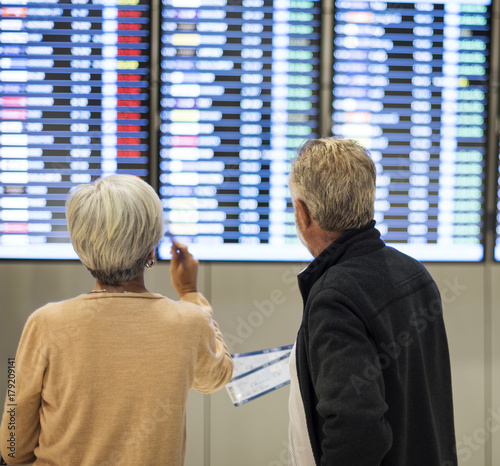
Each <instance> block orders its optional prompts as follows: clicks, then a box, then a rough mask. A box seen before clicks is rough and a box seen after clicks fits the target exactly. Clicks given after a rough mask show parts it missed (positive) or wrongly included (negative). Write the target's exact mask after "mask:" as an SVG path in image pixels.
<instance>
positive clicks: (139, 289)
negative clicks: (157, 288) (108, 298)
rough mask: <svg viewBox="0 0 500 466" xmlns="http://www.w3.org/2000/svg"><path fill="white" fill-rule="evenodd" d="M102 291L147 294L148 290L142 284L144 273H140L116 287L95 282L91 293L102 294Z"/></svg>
mask: <svg viewBox="0 0 500 466" xmlns="http://www.w3.org/2000/svg"><path fill="white" fill-rule="evenodd" d="M104 290H106V291H109V292H114V293H123V292H129V293H148V290H147V288H146V285H145V283H144V273H141V274H140V275H138V276H137V277H135V278H134V279H132V280H129V281H128V282H123V283H120V284H119V285H116V286H111V285H105V284H104V283H101V282H100V281H99V280H97V281H96V284H95V286H94V289H93V290H92V291H93V292H94V293H99V292H103V291H104Z"/></svg>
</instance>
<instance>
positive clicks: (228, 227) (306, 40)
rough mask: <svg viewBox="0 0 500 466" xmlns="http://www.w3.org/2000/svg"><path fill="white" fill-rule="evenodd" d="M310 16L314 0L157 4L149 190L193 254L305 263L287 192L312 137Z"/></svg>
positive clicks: (315, 66) (314, 63)
mask: <svg viewBox="0 0 500 466" xmlns="http://www.w3.org/2000/svg"><path fill="white" fill-rule="evenodd" d="M320 14H321V11H320V2H319V1H317V0H274V1H273V0H228V1H226V0H163V5H162V11H161V16H162V18H161V92H160V94H161V100H160V111H161V127H160V183H159V189H160V196H161V197H162V201H163V204H164V207H165V215H166V216H167V219H168V221H169V230H170V232H171V233H172V234H173V235H174V236H175V237H176V238H177V239H179V241H182V242H185V243H187V244H190V249H191V250H192V251H193V253H194V255H195V256H196V257H197V258H199V259H209V260H301V259H305V260H309V259H310V255H309V253H308V252H307V250H306V249H305V248H304V247H303V246H302V245H301V244H299V241H298V239H297V237H296V232H295V224H294V214H293V208H292V204H291V200H290V198H289V192H288V188H287V185H288V173H289V165H290V159H291V158H293V157H294V156H295V152H296V148H297V147H299V146H300V145H301V144H302V143H303V142H304V141H305V140H307V139H310V138H316V137H318V113H319V111H318V100H319V78H320V63H319V62H320V60H319V53H320ZM160 257H161V258H165V259H168V258H170V245H168V244H167V243H165V244H164V245H163V246H162V247H160Z"/></svg>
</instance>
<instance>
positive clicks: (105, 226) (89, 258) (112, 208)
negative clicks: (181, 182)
mask: <svg viewBox="0 0 500 466" xmlns="http://www.w3.org/2000/svg"><path fill="white" fill-rule="evenodd" d="M66 219H67V222H68V230H69V234H70V237H71V242H72V243H73V247H74V248H75V251H76V253H77V254H78V256H79V257H80V260H81V261H82V262H83V264H84V265H85V266H86V267H87V268H88V269H89V271H90V273H91V274H92V276H93V277H94V278H96V279H97V280H99V282H101V283H103V284H105V285H109V286H116V285H118V284H119V283H123V282H127V281H129V280H132V279H133V278H136V277H137V276H138V275H139V274H140V273H141V272H142V271H143V270H144V267H145V265H146V263H147V262H148V259H149V253H150V252H151V250H152V249H154V248H155V247H156V246H157V245H158V243H159V242H160V239H161V238H162V236H163V208H162V205H161V201H160V199H159V198H158V196H157V194H156V193H155V191H154V189H153V188H152V187H151V186H149V185H148V184H147V183H146V182H144V181H142V180H141V179H140V178H137V177H136V176H132V175H113V176H109V177H106V178H102V179H99V180H97V181H95V182H94V183H90V184H83V185H80V186H77V187H76V188H75V189H74V190H73V191H72V192H71V193H70V195H69V197H68V199H67V201H66Z"/></svg>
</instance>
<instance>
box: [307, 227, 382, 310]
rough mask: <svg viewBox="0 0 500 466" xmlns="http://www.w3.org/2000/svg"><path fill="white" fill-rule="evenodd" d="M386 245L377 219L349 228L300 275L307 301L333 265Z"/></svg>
mask: <svg viewBox="0 0 500 466" xmlns="http://www.w3.org/2000/svg"><path fill="white" fill-rule="evenodd" d="M384 246H385V243H384V241H383V240H382V239H381V238H380V232H379V231H378V230H377V229H376V228H375V220H372V221H371V222H370V223H368V224H367V225H365V226H364V227H361V228H358V229H355V230H348V231H346V232H345V233H343V234H342V235H341V236H339V237H338V238H337V239H336V240H335V241H334V242H333V243H331V244H330V245H329V246H327V247H326V248H325V249H324V250H323V251H322V252H321V253H320V254H319V255H318V256H317V257H316V258H315V259H314V260H313V261H312V262H311V263H310V264H309V265H308V266H307V267H306V268H305V269H304V270H303V271H302V272H301V273H300V274H299V275H298V280H299V289H300V292H301V294H302V298H303V300H304V303H305V301H306V300H307V297H308V295H309V292H310V291H311V288H312V287H313V285H314V284H315V283H316V282H317V281H318V280H319V279H320V277H321V276H322V275H323V274H324V273H325V272H326V271H327V270H328V269H329V268H330V267H332V266H334V265H336V264H340V263H342V262H344V261H346V260H348V259H351V258H353V257H357V256H362V255H364V254H367V253H369V252H372V251H376V250H377V249H382V248H383V247H384Z"/></svg>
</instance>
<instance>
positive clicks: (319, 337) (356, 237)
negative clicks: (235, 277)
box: [296, 221, 457, 466]
mask: <svg viewBox="0 0 500 466" xmlns="http://www.w3.org/2000/svg"><path fill="white" fill-rule="evenodd" d="M374 225H375V222H374V221H372V222H371V223H369V224H368V225H367V226H366V227H364V228H361V229H359V230H351V231H348V232H346V233H344V234H343V235H342V236H341V237H340V238H338V239H337V240H336V241H334V242H333V243H332V244H331V245H330V246H328V247H327V248H326V249H325V250H324V251H323V252H322V253H321V254H320V255H319V256H318V257H316V258H315V259H314V261H312V262H311V264H310V265H309V266H308V267H307V268H306V269H305V270H304V271H303V272H302V273H301V274H300V275H299V287H300V291H301V293H302V297H303V300H304V314H303V320H302V324H301V327H300V329H299V332H298V336H297V345H296V357H297V373H298V378H299V385H300V391H301V395H302V400H303V402H304V408H305V412H306V420H307V427H308V432H309V438H310V441H311V446H312V450H313V453H314V457H315V460H316V464H317V465H321V466H375V465H383V466H455V465H456V464H457V457H456V452H455V432H454V422H453V403H452V392H451V373H450V359H449V352H448V343H447V339H446V332H445V327H444V322H443V316H442V307H441V298H440V295H439V291H438V289H437V286H436V284H435V282H434V280H433V279H432V277H431V276H430V275H429V273H428V272H427V270H426V269H425V268H424V266H423V265H422V264H421V263H420V262H418V261H416V260H414V259H412V258H410V257H408V256H406V255H404V254H402V253H401V252H398V251H397V250H395V249H393V248H391V247H387V246H385V244H384V242H383V241H382V240H381V239H380V233H379V232H378V230H376V229H375V227H374Z"/></svg>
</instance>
